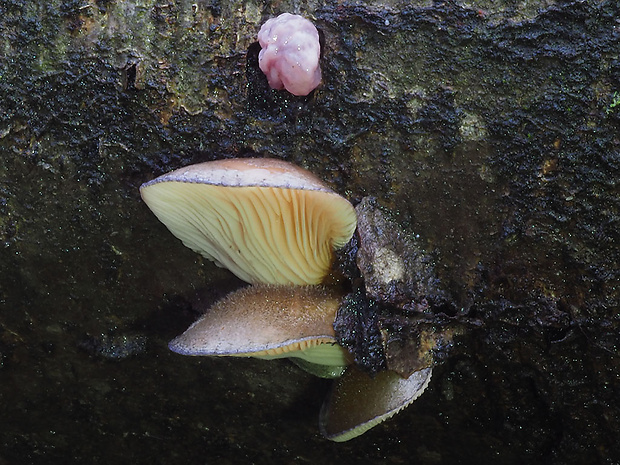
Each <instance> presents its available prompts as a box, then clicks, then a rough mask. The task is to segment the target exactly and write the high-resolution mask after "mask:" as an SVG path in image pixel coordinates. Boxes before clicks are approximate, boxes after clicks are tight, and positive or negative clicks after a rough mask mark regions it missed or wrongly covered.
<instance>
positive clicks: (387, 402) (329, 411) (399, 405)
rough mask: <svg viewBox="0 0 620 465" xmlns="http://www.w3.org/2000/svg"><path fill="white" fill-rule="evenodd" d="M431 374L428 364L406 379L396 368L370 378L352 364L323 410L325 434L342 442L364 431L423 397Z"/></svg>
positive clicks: (335, 384)
mask: <svg viewBox="0 0 620 465" xmlns="http://www.w3.org/2000/svg"><path fill="white" fill-rule="evenodd" d="M431 373H432V369H431V368H430V367H429V368H424V369H423V370H420V371H416V372H415V373H413V374H412V375H411V376H410V377H409V378H406V379H405V378H402V377H401V376H399V375H398V374H396V373H394V372H393V371H382V372H380V373H378V374H377V375H376V376H375V377H374V378H371V377H370V376H368V375H367V374H366V373H364V372H362V371H360V370H359V369H357V368H355V366H354V365H352V366H350V367H349V368H348V369H347V371H346V373H345V374H344V376H343V377H342V378H340V379H338V380H337V381H336V382H335V383H334V387H333V390H332V392H331V394H330V397H329V398H328V399H327V400H326V401H325V403H324V404H323V408H322V409H321V417H320V428H321V432H322V433H323V436H325V437H326V438H327V439H331V440H332V441H337V442H342V441H348V440H349V439H353V438H355V437H357V436H359V435H360V434H363V433H365V432H366V431H368V430H369V429H370V428H372V427H374V426H376V425H378V424H379V423H381V422H382V421H384V420H387V419H388V418H390V417H392V416H394V415H395V414H396V413H398V412H399V411H401V410H402V409H404V408H405V407H407V406H408V405H409V404H411V403H412V402H413V401H414V400H416V399H417V398H418V397H420V395H421V394H422V393H423V392H424V390H425V389H426V387H427V386H428V383H429V382H430V379H431Z"/></svg>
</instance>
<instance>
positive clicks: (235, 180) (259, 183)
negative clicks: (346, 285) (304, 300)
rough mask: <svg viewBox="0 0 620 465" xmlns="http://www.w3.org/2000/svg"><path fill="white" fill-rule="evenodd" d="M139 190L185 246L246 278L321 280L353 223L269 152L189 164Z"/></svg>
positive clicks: (330, 194)
mask: <svg viewBox="0 0 620 465" xmlns="http://www.w3.org/2000/svg"><path fill="white" fill-rule="evenodd" d="M140 193H141V195H142V199H143V200H144V201H145V202H146V204H147V205H148V206H149V208H150V209H151V210H152V211H153V212H154V213H155V215H156V216H157V217H158V218H159V220H160V221H161V222H162V223H164V224H165V225H166V226H167V227H168V229H169V230H170V231H171V232H172V233H173V234H174V235H175V236H177V237H178V238H179V239H181V241H183V243H184V244H185V245H186V246H188V247H189V248H191V249H192V250H194V251H196V252H199V253H200V254H202V255H203V256H204V257H206V258H208V259H209V260H212V261H214V262H215V263H216V264H217V265H218V266H222V267H225V268H228V269H229V270H230V271H232V272H233V273H234V274H235V275H236V276H238V277H239V278H241V279H242V280H244V281H246V282H249V283H266V284H293V285H305V284H318V283H320V282H321V281H322V280H323V278H324V277H325V276H326V275H327V274H328V272H329V270H330V267H331V264H332V259H333V251H334V249H335V248H339V247H342V246H343V245H345V244H346V243H347V242H348V241H349V239H350V238H351V236H352V235H353V232H354V231H355V227H356V222H357V219H356V215H355V210H354V208H353V206H352V205H351V204H350V203H349V202H348V201H347V200H346V199H344V198H343V197H341V196H340V195H338V194H337V193H336V192H334V191H333V190H331V189H330V188H329V187H328V186H326V185H325V184H324V183H323V182H322V181H321V180H319V179H318V178H317V177H316V176H314V175H313V174H312V173H310V172H309V171H307V170H304V169H303V168H299V167H297V166H295V165H292V164H290V163H287V162H285V161H281V160H275V159H269V158H264V159H258V158H243V159H234V160H218V161H211V162H206V163H199V164H196V165H191V166H187V167H184V168H180V169H178V170H175V171H172V172H170V173H167V174H164V175H163V176H160V177H158V178H156V179H154V180H152V181H149V182H147V183H145V184H143V185H142V186H141V187H140Z"/></svg>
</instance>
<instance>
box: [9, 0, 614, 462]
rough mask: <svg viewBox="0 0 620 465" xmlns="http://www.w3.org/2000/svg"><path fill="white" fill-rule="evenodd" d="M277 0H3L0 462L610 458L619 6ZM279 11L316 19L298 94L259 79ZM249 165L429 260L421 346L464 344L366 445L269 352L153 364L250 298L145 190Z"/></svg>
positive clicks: (316, 388)
mask: <svg viewBox="0 0 620 465" xmlns="http://www.w3.org/2000/svg"><path fill="white" fill-rule="evenodd" d="M293 3H295V4H297V3H296V2H287V1H284V2H279V3H267V4H264V3H256V2H253V1H248V2H245V3H239V2H236V3H233V2H226V1H225V0H224V1H217V0H204V1H203V0H200V1H197V2H189V1H185V0H180V1H172V2H154V1H151V0H139V1H132V2H128V1H120V0H116V1H115V0H83V1H72V0H66V1H65V0H54V1H50V2H23V1H18V0H4V1H2V2H0V30H1V31H2V35H1V37H0V43H1V48H0V49H1V50H2V60H0V95H1V96H2V97H1V98H0V110H1V111H0V243H1V245H2V247H0V380H1V382H0V412H1V414H2V418H10V419H11V422H10V425H9V424H8V423H7V425H6V427H4V428H1V431H0V462H7V463H26V462H28V463H46V464H53V463H63V464H64V463H68V462H67V460H69V461H71V460H72V459H73V460H74V461H75V462H79V463H84V462H87V463H124V462H129V461H130V462H133V463H147V462H151V463H156V462H160V461H165V462H167V463H174V462H183V463H197V462H205V461H207V462H211V461H214V460H217V461H219V463H248V462H252V463H256V464H274V463H293V462H299V461H306V462H309V463H319V462H321V461H323V462H324V463H333V462H335V461H337V462H338V463H342V464H343V465H344V464H348V463H359V461H360V460H363V461H366V462H368V461H372V462H376V463H397V462H398V463H400V462H403V463H404V462H406V463H420V464H431V463H433V464H436V463H444V464H449V463H457V462H458V461H460V460H461V461H462V460H463V457H471V460H472V461H474V460H475V461H477V462H480V463H486V462H490V461H491V460H492V461H493V463H497V464H513V463H534V462H544V463H580V464H581V463H606V462H608V463H614V462H618V461H619V460H620V446H619V445H618V441H617V431H620V409H619V401H618V399H619V398H620V392H619V382H618V377H619V374H620V359H619V357H618V343H617V340H618V336H617V335H618V333H619V329H620V328H619V325H620V320H619V317H618V308H620V283H619V281H620V280H619V274H620V271H619V270H620V267H619V266H618V264H619V263H620V252H619V244H620V237H619V233H618V231H619V230H620V201H619V198H620V195H619V194H620V192H619V190H618V179H620V139H619V136H618V135H619V134H620V45H618V44H619V43H620V40H619V39H620V26H619V24H618V18H619V17H620V6H619V5H618V2H617V1H615V0H614V1H611V0H610V1H590V2H560V1H558V2H555V1H540V2H521V4H519V6H516V4H515V2H511V1H502V2H494V1H490V0H489V1H482V2H478V4H476V6H475V7H473V6H472V5H473V4H474V2H465V1H449V2H428V1H420V2H413V3H412V2H399V1H397V0H388V1H385V2H379V1H372V2H361V3H360V4H354V3H351V2H348V3H347V2H327V3H320V4H319V3H317V2H314V1H309V2H304V3H303V6H302V7H299V6H297V7H295V5H294V4H293ZM362 3H363V5H362ZM285 11H288V12H290V13H300V14H303V15H304V16H306V17H308V18H311V19H312V21H313V23H314V24H315V25H316V26H317V28H318V30H319V36H320V40H321V50H322V56H321V67H322V84H321V86H320V88H319V89H317V90H316V91H314V92H313V93H312V94H311V95H310V96H308V97H295V96H292V95H290V94H288V93H286V92H279V91H275V90H272V89H270V87H269V85H268V83H267V80H266V78H265V76H264V74H263V73H262V72H261V71H260V69H259V67H258V53H259V50H260V46H259V45H258V43H257V39H256V34H257V32H258V30H259V29H260V25H261V24H262V23H263V22H264V21H266V20H267V19H268V18H269V17H273V16H277V15H278V14H280V13H282V12H285ZM248 153H254V154H258V155H259V156H270V157H275V158H282V159H285V160H287V161H291V162H293V163H295V164H297V165H300V166H302V167H304V168H307V169H309V170H310V171H312V172H313V173H314V174H316V175H317V176H319V177H320V178H321V179H324V180H325V181H326V182H327V183H328V184H329V185H330V186H331V187H333V188H334V190H336V191H338V192H339V193H341V194H344V195H345V196H346V197H348V198H349V199H350V200H351V201H352V202H353V203H354V204H357V203H359V202H360V200H361V199H362V198H363V197H366V196H369V195H371V196H373V197H376V199H377V200H376V201H377V204H378V205H380V206H381V207H382V208H385V209H389V210H390V211H391V212H392V215H393V218H394V220H395V221H396V222H397V223H398V225H399V228H401V229H402V231H403V234H405V235H408V237H406V238H405V239H407V240H414V241H415V243H416V246H419V247H420V248H421V249H423V250H425V251H428V253H429V254H430V256H431V257H432V271H433V279H436V284H437V289H440V290H441V294H440V295H441V302H443V303H442V305H440V306H438V307H436V308H434V309H433V310H432V311H429V312H427V313H425V314H424V317H425V318H426V321H425V325H426V326H425V327H424V331H425V332H432V331H434V330H435V329H436V328H440V327H445V326H446V325H448V326H450V327H458V328H459V331H458V335H456V334H455V336H454V338H453V339H451V342H449V343H446V344H445V345H443V346H441V347H436V348H435V352H436V354H435V361H436V366H435V367H434V369H433V377H432V381H431V382H430V385H429V388H428V389H427V391H426V392H425V394H424V395H423V396H422V397H420V399H419V400H418V401H416V402H415V403H414V404H413V405H412V406H411V407H409V408H408V409H407V410H406V411H404V412H402V413H401V414H400V415H398V416H396V417H394V418H393V419H392V420H390V421H389V422H386V423H385V424H382V425H380V426H378V427H376V428H374V429H373V430H372V431H370V432H368V433H367V434H366V435H365V436H364V439H363V440H359V441H355V440H353V441H351V442H349V443H346V444H339V445H336V444H331V443H326V442H325V441H324V440H323V439H321V438H320V436H319V435H318V434H317V418H316V412H317V411H318V410H319V408H320V405H321V402H322V400H323V398H324V397H325V394H326V392H327V390H328V388H329V385H328V384H325V382H324V381H323V380H319V379H314V378H312V377H309V375H306V374H305V373H303V372H301V371H299V370H298V369H297V368H296V367H294V366H292V365H290V364H288V363H286V362H284V361H283V362H281V363H280V362H271V363H268V362H261V361H253V360H245V359H241V360H234V361H228V360H221V359H209V360H204V359H200V358H193V357H184V358H183V357H180V356H177V355H175V354H172V353H170V352H169V351H168V350H167V348H166V344H167V342H168V341H169V340H170V339H172V337H174V336H175V335H177V334H179V333H180V332H182V331H183V330H184V329H185V328H186V327H187V326H189V324H190V323H191V322H192V321H193V320H195V319H196V317H197V316H198V315H197V313H196V310H195V309H196V308H201V307H202V306H204V305H198V304H195V302H196V301H202V302H203V303H205V305H206V306H208V305H207V304H208V303H209V302H213V301H215V300H217V299H218V298H219V297H221V296H222V295H225V294H226V293H227V292H229V291H230V290H232V289H234V288H235V287H237V286H238V285H239V282H237V281H236V280H234V278H232V277H231V275H230V274H228V273H227V272H226V271H225V270H222V269H217V268H216V267H214V266H213V265H212V264H210V263H207V262H206V261H205V262H203V260H202V259H201V258H200V257H199V256H198V255H196V254H194V253H193V252H192V251H190V250H188V249H186V248H185V247H184V246H183V245H182V244H181V243H180V242H179V241H177V240H175V239H174V238H172V237H171V236H170V234H169V233H168V231H167V230H166V229H165V227H164V226H163V225H161V224H159V223H158V221H157V219H156V218H155V217H154V216H153V215H152V214H151V213H150V212H149V211H148V209H147V207H146V206H145V205H143V204H142V202H141V201H140V198H139V193H138V187H139V186H140V184H142V183H143V182H145V181H148V180H150V179H153V178H155V177H157V176H158V175H161V174H162V173H165V172H168V171H170V170H172V169H175V168H178V167H181V166H184V165H188V164H191V163H198V162H202V161H209V160H213V159H218V158H230V157H239V156H247V154H248ZM384 248H385V247H384ZM396 252H397V250H392V251H391V252H389V253H396ZM389 253H388V252H384V255H383V256H382V260H383V262H382V263H384V265H385V267H384V271H385V272H386V273H387V275H386V276H388V277H389V276H390V273H392V274H394V273H396V275H397V274H398V273H399V270H400V268H399V266H398V265H399V263H400V264H403V263H406V260H404V259H403V257H402V256H400V257H399V256H398V254H396V256H390V255H389ZM385 254H388V255H385ZM390 257H391V258H390ZM396 275H395V276H396ZM388 282H389V280H388ZM198 290H199V291H198ZM380 290H381V289H380ZM399 308H400V309H401V310H402V312H405V313H402V314H399V315H398V318H395V319H393V320H390V322H391V323H390V324H392V325H396V324H397V323H398V322H399V321H401V320H399V318H400V317H401V316H403V315H404V316H407V317H409V315H408V314H407V313H406V312H408V311H409V310H407V309H406V308H405V307H403V306H402V305H401V307H399ZM394 327H396V326H393V327H392V328H394ZM391 334H392V336H390V338H388V341H391V342H390V343H391V344H392V347H393V349H392V353H393V354H394V353H400V352H402V351H404V352H407V351H408V350H409V349H408V348H409V347H417V345H416V344H413V345H410V342H408V341H407V340H406V338H405V340H403V338H402V334H399V333H398V332H394V331H392V333H391ZM395 334H396V335H395ZM411 336H412V337H417V336H416V332H415V331H412V332H411ZM403 348H404V349H403ZM267 363H268V364H267ZM220 399H224V400H225V401H223V402H219V400H220Z"/></svg>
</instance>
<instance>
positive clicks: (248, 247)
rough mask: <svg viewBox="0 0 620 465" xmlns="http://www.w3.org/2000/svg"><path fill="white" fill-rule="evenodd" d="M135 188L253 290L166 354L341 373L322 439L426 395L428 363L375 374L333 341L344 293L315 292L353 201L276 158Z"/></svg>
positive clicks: (210, 314) (215, 166) (347, 433)
mask: <svg viewBox="0 0 620 465" xmlns="http://www.w3.org/2000/svg"><path fill="white" fill-rule="evenodd" d="M140 191H141V195H142V198H143V199H144V201H145V202H146V203H147V205H148V206H149V207H150V208H151V210H153V212H154V213H155V214H156V215H157V217H158V218H159V219H160V220H161V221H162V222H163V223H164V224H165V225H166V226H167V227H168V229H170V231H172V233H173V234H174V235H175V236H177V237H178V238H180V239H181V240H182V241H183V243H184V244H185V245H187V246H188V247H190V248H192V249H193V250H195V251H197V252H200V253H201V254H202V255H204V256H205V257H207V258H209V259H211V260H213V261H215V263H216V264H218V265H220V266H224V267H226V268H228V269H229V270H231V271H232V272H233V273H234V274H236V275H237V276H239V277H240V278H241V279H244V280H245V281H247V282H250V283H253V284H254V285H252V286H250V287H247V288H245V289H241V290H239V291H236V292H233V293H232V294H230V295H228V296H227V297H225V298H224V299H222V300H220V301H219V302H217V303H215V304H214V305H213V306H212V307H211V309H209V310H208V311H207V312H206V314H205V315H204V316H203V317H202V318H200V319H199V320H198V321H197V322H195V323H194V324H193V325H192V326H190V328H189V329H188V330H187V331H185V332H184V333H183V334H182V335H180V336H179V337H177V338H175V339H174V340H173V341H171V342H170V349H171V350H173V351H175V352H178V353H180V354H184V355H206V356H238V357H258V358H266V359H273V358H283V357H291V358H293V359H297V360H298V361H299V364H300V366H302V368H304V369H306V370H308V371H310V372H311V373H313V374H317V375H318V376H325V377H337V376H340V375H341V374H342V373H343V372H344V375H343V377H342V378H341V379H340V380H338V381H336V383H335V385H334V388H333V390H332V392H331V394H330V397H329V398H328V400H327V401H326V402H325V404H324V406H323V409H322V411H321V420H320V427H321V431H322V433H323V434H324V435H325V437H327V438H328V439H330V440H333V441H347V440H349V439H352V438H354V437H356V436H359V435H360V434H362V433H364V432H365V431H367V430H368V429H370V428H372V427H373V426H375V425H376V424H378V423H380V422H381V421H383V420H384V419H387V418H389V417H391V416H392V415H394V414H395V413H397V412H398V411H399V410H401V409H402V408H404V407H406V406H407V405H409V404H410V403H411V402H413V401H414V400H415V399H416V398H417V397H418V396H419V395H420V394H421V393H422V392H423V391H424V389H425V388H426V386H427V385H428V382H429V380H430V376H431V368H430V367H429V368H426V365H425V364H423V363H424V359H425V357H423V356H422V357H420V356H419V355H418V356H417V358H419V359H420V361H421V363H422V364H418V363H417V359H416V360H414V361H413V362H412V363H407V364H406V366H405V367H404V368H405V369H402V367H400V365H398V364H393V366H394V367H397V368H399V370H400V371H399V372H402V373H405V374H409V373H411V371H407V368H409V367H410V366H413V367H414V369H413V371H414V372H413V374H411V376H409V377H401V376H399V374H397V373H395V372H393V371H380V372H378V373H376V374H375V376H374V377H371V376H369V375H368V374H367V373H365V372H363V371H361V370H360V369H359V368H358V367H356V366H354V365H349V364H350V363H351V362H352V360H353V357H352V356H351V355H350V354H349V353H348V352H347V350H346V349H345V348H343V347H342V346H340V345H339V344H338V343H337V342H338V338H337V336H336V331H335V329H334V321H335V319H336V313H337V312H338V310H339V307H341V300H342V293H341V291H340V290H335V289H333V288H328V287H323V286H318V285H316V284H318V283H320V282H321V281H322V280H323V279H324V278H325V276H326V275H327V274H328V273H329V271H330V269H331V265H332V260H333V251H334V249H335V248H338V247H342V246H343V245H345V244H346V243H347V242H348V241H349V239H350V238H351V236H352V235H353V233H354V231H355V228H356V223H357V218H356V213H355V210H354V209H353V207H352V205H351V204H350V203H349V202H348V201H347V200H345V199H344V198H342V197H341V196H339V195H338V194H336V193H335V192H334V191H332V190H331V189H329V188H328V187H327V186H325V184H323V183H322V182H321V181H320V180H319V179H318V178H316V177H315V176H314V175H312V174H311V173H309V172H308V171H306V170H303V169H301V168H298V167H296V166H294V165H291V164H289V163H286V162H283V161H278V160H273V159H251V158H249V159H236V160H222V161H214V162H207V163H201V164H197V165H192V166H188V167H185V168H181V169H178V170H176V171H172V172H170V173H168V174H165V175H163V176H160V177H159V178H157V179H155V180H153V181H150V182H147V183H145V184H143V185H142V187H141V188H140ZM373 321H374V320H373ZM386 334H388V333H386ZM395 340H396V339H395ZM390 341H391V339H388V342H390ZM397 342H398V341H397ZM394 344H396V342H395V343H394ZM394 344H392V345H394ZM401 345H402V344H401ZM401 345H398V344H397V346H398V348H400V347H401ZM403 347H408V346H406V345H404V346H403ZM429 350H430V348H429ZM392 352H394V353H396V352H397V351H392ZM422 355H424V354H422ZM413 358H416V357H415V356H414V357H413ZM408 362H409V360H408ZM429 363H430V362H429ZM415 367H422V369H419V370H416V369H415Z"/></svg>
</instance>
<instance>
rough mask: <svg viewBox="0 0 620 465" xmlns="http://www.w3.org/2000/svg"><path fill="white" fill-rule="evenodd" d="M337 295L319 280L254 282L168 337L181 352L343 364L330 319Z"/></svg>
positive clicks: (344, 357) (345, 357)
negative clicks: (311, 283)
mask: <svg viewBox="0 0 620 465" xmlns="http://www.w3.org/2000/svg"><path fill="white" fill-rule="evenodd" d="M340 297H341V296H340V295H339V294H338V293H337V292H335V291H334V290H332V289H329V288H325V287H323V286H273V285H261V284H258V285H255V286H249V287H246V288H243V289H241V290H238V291H235V292H233V293H231V294H229V295H227V296H226V297H224V298H223V299H222V300H220V301H218V302H216V303H215V304H214V305H213V306H212V307H211V308H210V309H209V310H208V311H207V313H206V314H205V315H204V316H203V317H202V318H200V319H199V320H198V321H196V322H195V323H194V324H193V325H192V326H190V327H189V328H188V329H187V331H185V332H184V333H183V334H181V335H180V336H179V337H177V338H176V339H174V340H173V341H171V342H170V344H169V347H170V349H171V350H172V351H174V352H177V353H180V354H182V355H212V356H235V357H259V358H267V359H272V358H283V357H299V358H302V359H304V360H306V361H308V362H311V363H315V364H320V365H330V366H344V365H347V364H348V363H350V358H349V355H348V352H347V351H346V350H345V349H344V348H342V347H341V346H339V345H338V344H337V343H336V335H335V332H334V327H333V321H334V318H335V315H336V311H337V310H338V305H339V303H340Z"/></svg>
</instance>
